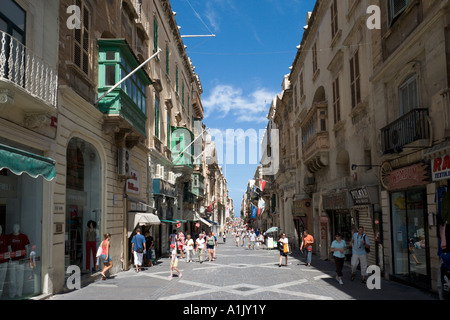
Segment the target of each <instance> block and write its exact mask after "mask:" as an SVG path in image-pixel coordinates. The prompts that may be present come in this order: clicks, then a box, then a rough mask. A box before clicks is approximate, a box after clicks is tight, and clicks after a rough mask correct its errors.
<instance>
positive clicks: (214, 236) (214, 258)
mask: <svg viewBox="0 0 450 320" xmlns="http://www.w3.org/2000/svg"><path fill="white" fill-rule="evenodd" d="M212 236H213V238H214V249H213V261H214V260H216V249H217V248H218V247H219V241H217V237H216V235H215V234H214V232H213V233H212Z"/></svg>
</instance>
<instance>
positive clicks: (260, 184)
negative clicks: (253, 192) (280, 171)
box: [259, 180, 267, 191]
mask: <svg viewBox="0 0 450 320" xmlns="http://www.w3.org/2000/svg"><path fill="white" fill-rule="evenodd" d="M266 183H267V181H266V180H261V181H260V182H259V189H260V190H261V191H263V190H264V187H265V186H266Z"/></svg>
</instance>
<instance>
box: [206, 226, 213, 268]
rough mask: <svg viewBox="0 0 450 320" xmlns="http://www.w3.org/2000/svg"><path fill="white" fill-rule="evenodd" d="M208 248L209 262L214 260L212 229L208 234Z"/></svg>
mask: <svg viewBox="0 0 450 320" xmlns="http://www.w3.org/2000/svg"><path fill="white" fill-rule="evenodd" d="M206 249H207V250H208V259H209V262H211V260H212V261H214V237H213V235H212V232H211V231H210V232H209V233H208V235H207V236H206Z"/></svg>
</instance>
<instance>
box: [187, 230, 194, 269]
mask: <svg viewBox="0 0 450 320" xmlns="http://www.w3.org/2000/svg"><path fill="white" fill-rule="evenodd" d="M193 254H194V240H192V239H191V235H190V234H188V235H187V239H186V262H192V255H193Z"/></svg>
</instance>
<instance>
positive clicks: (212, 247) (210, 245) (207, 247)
mask: <svg viewBox="0 0 450 320" xmlns="http://www.w3.org/2000/svg"><path fill="white" fill-rule="evenodd" d="M206 249H211V250H213V249H214V245H213V244H207V245H206Z"/></svg>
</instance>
